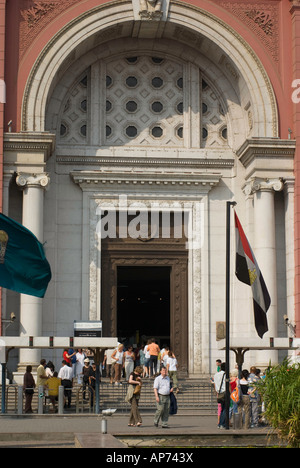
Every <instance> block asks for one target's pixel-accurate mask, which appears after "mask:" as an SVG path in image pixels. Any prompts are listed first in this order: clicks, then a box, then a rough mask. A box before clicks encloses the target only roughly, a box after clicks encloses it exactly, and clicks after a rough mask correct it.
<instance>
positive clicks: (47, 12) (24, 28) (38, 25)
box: [19, 0, 81, 58]
mask: <svg viewBox="0 0 300 468" xmlns="http://www.w3.org/2000/svg"><path fill="white" fill-rule="evenodd" d="M80 1H81V0H63V1H61V0H43V1H40V0H29V1H28V0H23V2H22V3H21V7H20V10H21V17H22V19H21V22H20V48H19V54H20V58H21V57H22V56H23V55H24V53H25V52H26V50H27V49H28V48H29V47H30V45H31V44H32V42H33V40H34V39H35V37H36V36H38V34H39V33H40V32H41V31H42V30H43V29H44V28H45V27H46V26H47V25H48V24H49V23H51V21H53V20H54V19H55V18H57V16H59V15H60V14H61V13H63V12H65V11H66V10H67V9H68V8H69V7H71V6H72V5H74V4H75V3H79V2H80Z"/></svg>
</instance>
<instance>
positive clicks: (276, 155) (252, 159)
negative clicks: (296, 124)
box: [236, 138, 296, 180]
mask: <svg viewBox="0 0 300 468" xmlns="http://www.w3.org/2000/svg"><path fill="white" fill-rule="evenodd" d="M295 148H296V142H295V140H280V139H279V138H250V139H247V140H245V142H244V143H243V145H242V146H241V147H240V148H239V149H238V150H237V153H236V154H237V157H238V158H239V161H240V162H241V164H242V165H243V166H244V167H245V169H246V174H245V179H246V180H250V179H252V178H253V177H260V178H269V179H272V178H278V177H282V178H289V177H293V171H294V154H295Z"/></svg>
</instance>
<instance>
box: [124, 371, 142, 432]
mask: <svg viewBox="0 0 300 468" xmlns="http://www.w3.org/2000/svg"><path fill="white" fill-rule="evenodd" d="M142 373H143V368H142V367H141V366H137V367H136V368H135V369H134V371H133V372H131V374H130V376H129V381H128V383H129V385H128V391H127V395H126V398H125V401H127V403H130V405H131V411H130V416H129V423H128V426H138V427H139V426H141V425H142V417H141V415H140V411H139V407H138V405H139V399H140V395H141V388H142V379H141V375H142Z"/></svg>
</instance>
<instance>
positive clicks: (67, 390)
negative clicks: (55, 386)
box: [58, 361, 73, 408]
mask: <svg viewBox="0 0 300 468" xmlns="http://www.w3.org/2000/svg"><path fill="white" fill-rule="evenodd" d="M62 365H63V366H62V368H61V369H60V371H59V373H58V378H59V379H61V384H62V386H63V387H64V395H65V406H66V399H68V408H70V406H71V398H72V379H73V370H72V368H71V367H69V366H68V365H67V363H66V361H63V362H62Z"/></svg>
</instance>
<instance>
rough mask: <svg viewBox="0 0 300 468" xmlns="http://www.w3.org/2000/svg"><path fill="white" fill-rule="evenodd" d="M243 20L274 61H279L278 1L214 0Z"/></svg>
mask: <svg viewBox="0 0 300 468" xmlns="http://www.w3.org/2000/svg"><path fill="white" fill-rule="evenodd" d="M215 2H216V3H218V4H219V5H220V6H222V7H223V8H225V9H226V10H229V11H230V13H232V14H233V15H235V16H236V17H237V18H238V19H239V20H240V21H241V22H243V23H244V24H245V25H246V26H247V27H248V28H249V29H250V30H251V31H253V32H254V33H255V35H256V36H257V37H258V38H259V39H260V41H261V43H262V45H264V47H265V48H266V49H267V51H268V52H269V53H270V54H271V56H272V58H273V60H274V62H276V63H278V62H279V3H278V2H272V3H270V2H256V3H254V2H244V3H241V2H236V1H233V2H229V1H223V0H215Z"/></svg>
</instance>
